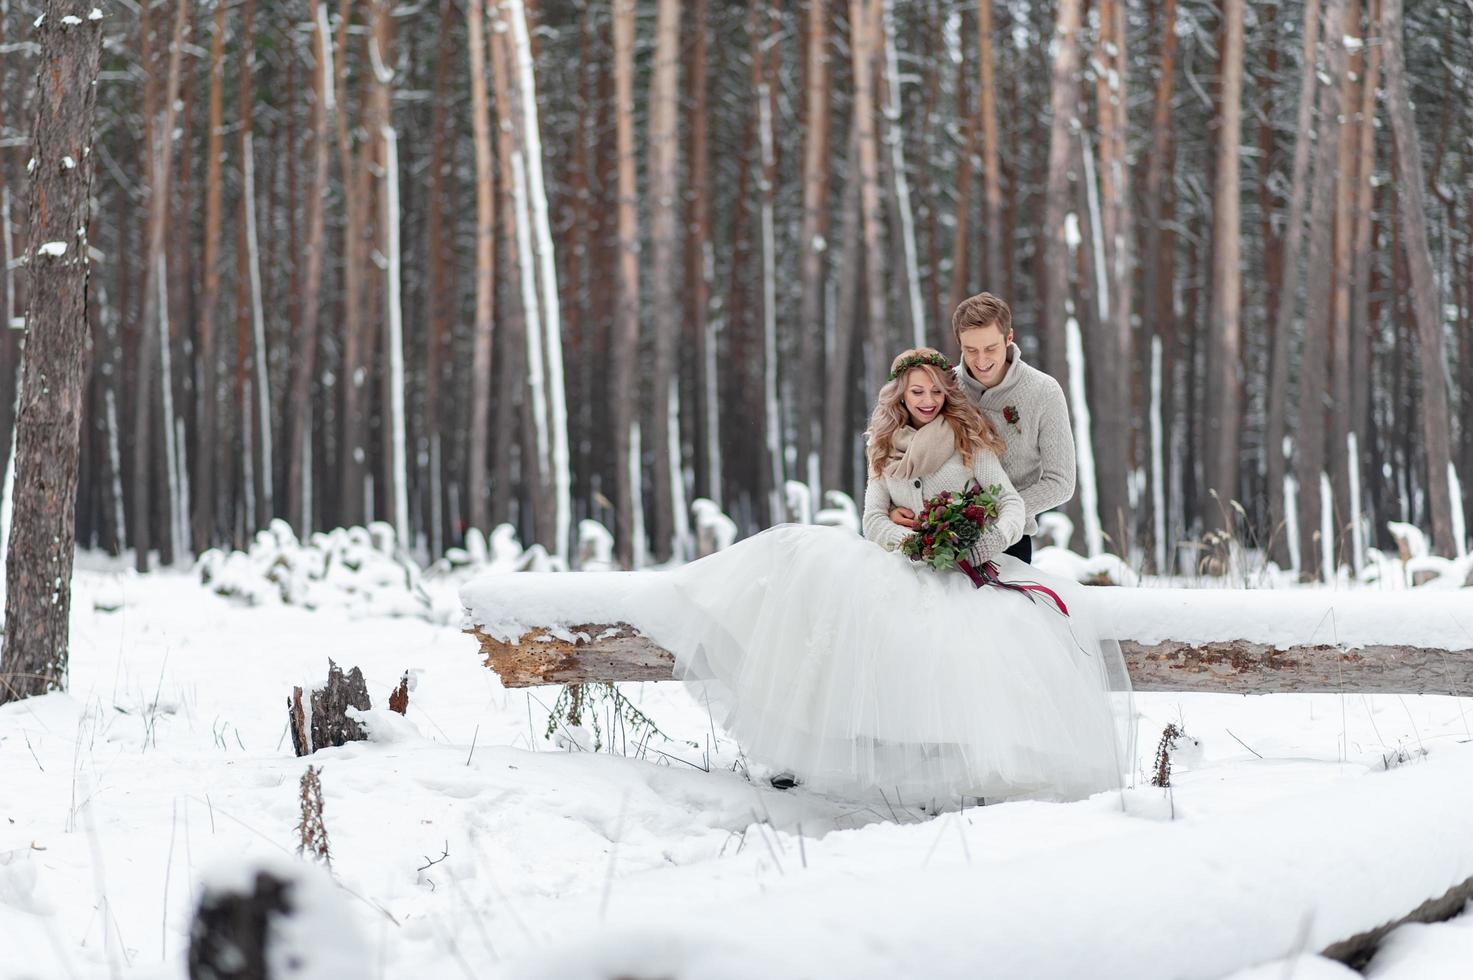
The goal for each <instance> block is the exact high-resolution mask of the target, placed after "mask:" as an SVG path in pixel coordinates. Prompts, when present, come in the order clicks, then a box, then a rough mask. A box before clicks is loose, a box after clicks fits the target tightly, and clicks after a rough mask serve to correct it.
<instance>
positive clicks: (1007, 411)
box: [1002, 405, 1023, 432]
mask: <svg viewBox="0 0 1473 980" xmlns="http://www.w3.org/2000/svg"><path fill="white" fill-rule="evenodd" d="M1002 417H1003V421H1004V422H1006V423H1007V424H1008V425H1011V426H1012V427H1013V428H1014V429H1017V430H1018V431H1019V432H1022V431H1023V430H1022V428H1020V427H1019V425H1018V420H1019V419H1020V418H1022V417H1023V416H1021V415H1019V414H1018V406H1016V405H1005V406H1003V410H1002Z"/></svg>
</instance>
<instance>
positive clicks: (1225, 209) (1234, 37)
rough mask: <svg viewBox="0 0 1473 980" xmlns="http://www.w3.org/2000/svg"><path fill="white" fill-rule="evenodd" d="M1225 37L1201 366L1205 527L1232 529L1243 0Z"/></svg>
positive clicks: (1228, 11)
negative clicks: (1205, 352)
mask: <svg viewBox="0 0 1473 980" xmlns="http://www.w3.org/2000/svg"><path fill="white" fill-rule="evenodd" d="M1223 18H1224V31H1223V34H1224V37H1223V47H1222V66H1221V69H1220V75H1221V79H1222V87H1221V105H1222V110H1221V115H1220V118H1219V122H1218V129H1217V181H1216V184H1215V187H1214V190H1213V198H1212V199H1213V215H1212V218H1213V221H1212V309H1211V312H1210V314H1209V315H1210V319H1211V327H1210V329H1211V331H1212V339H1211V342H1210V343H1211V346H1210V348H1209V349H1210V351H1211V356H1210V357H1209V359H1208V374H1207V385H1208V388H1207V398H1208V408H1207V425H1208V429H1207V435H1208V445H1209V448H1208V450H1207V487H1208V488H1209V489H1210V490H1216V491H1217V497H1216V499H1212V497H1211V496H1210V495H1207V496H1204V499H1203V503H1202V524H1203V526H1204V527H1209V528H1214V527H1215V528H1221V529H1222V530H1225V531H1231V530H1232V527H1233V518H1232V514H1233V510H1232V508H1231V506H1230V505H1229V502H1230V501H1232V500H1236V499H1237V498H1238V496H1239V490H1238V442H1239V413H1240V405H1241V398H1242V391H1241V384H1242V382H1241V381H1240V380H1239V379H1240V377H1241V374H1242V363H1243V362H1242V325H1241V322H1240V318H1241V315H1242V269H1241V249H1242V245H1241V242H1242V228H1241V225H1242V223H1241V220H1240V217H1239V213H1240V212H1239V201H1238V195H1239V186H1240V185H1239V172H1238V167H1239V162H1238V161H1239V158H1240V156H1241V153H1242V146H1241V144H1242V129H1243V122H1242V120H1243V96H1242V92H1243V0H1223Z"/></svg>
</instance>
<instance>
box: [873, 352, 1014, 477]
mask: <svg viewBox="0 0 1473 980" xmlns="http://www.w3.org/2000/svg"><path fill="white" fill-rule="evenodd" d="M916 359H924V361H923V362H922V363H918V364H914V365H913V366H911V367H908V368H907V369H906V370H905V371H901V370H900V367H901V364H902V362H905V361H914V360H916ZM933 361H934V362H939V363H941V364H945V363H947V361H946V358H945V357H943V356H942V355H941V353H940V352H939V351H937V350H935V349H933V348H930V347H918V348H913V349H911V350H907V351H901V352H900V354H899V355H898V356H897V357H896V358H895V360H893V361H891V362H890V373H891V374H893V375H895V377H894V378H892V379H891V380H890V381H887V382H886V383H885V386H884V387H883V388H881V389H880V396H879V398H878V400H877V401H876V402H875V410H874V413H873V414H872V415H870V419H869V428H868V429H866V430H865V433H864V434H865V438H866V441H867V443H868V450H867V453H868V456H869V469H870V476H872V477H878V476H879V475H880V474H881V473H883V472H884V470H885V464H886V463H887V462H889V459H890V453H891V451H892V450H893V449H894V446H895V432H896V430H897V429H899V428H900V427H901V426H905V425H909V424H910V412H909V410H907V409H906V407H905V385H906V379H907V378H909V377H910V372H911V371H925V372H926V374H927V375H928V376H930V378H931V380H932V381H934V382H936V384H937V385H939V386H940V388H941V390H942V392H944V393H945V395H946V403H945V404H944V405H942V407H941V417H942V418H944V419H946V423H947V424H948V425H950V426H951V431H952V435H954V436H955V437H956V451H957V452H958V453H960V454H961V457H962V462H964V463H965V464H966V465H968V466H971V465H972V458H973V457H974V456H975V455H976V453H977V450H978V449H986V450H989V451H991V452H992V453H993V454H995V455H996V456H997V457H998V458H999V459H1001V458H1002V454H1003V450H1004V449H1006V448H1007V443H1005V442H1004V441H1003V438H1002V436H1000V435H998V432H997V430H996V429H995V428H993V426H992V423H991V422H989V421H988V420H987V417H986V416H985V415H983V414H982V413H981V412H979V411H977V409H975V408H973V407H972V403H971V402H969V401H967V396H966V395H964V394H962V389H961V385H959V384H957V381H956V376H955V375H953V374H952V373H951V372H950V371H948V370H945V369H944V368H941V367H939V366H937V364H936V363H929V362H933Z"/></svg>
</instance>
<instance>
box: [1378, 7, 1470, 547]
mask: <svg viewBox="0 0 1473 980" xmlns="http://www.w3.org/2000/svg"><path fill="white" fill-rule="evenodd" d="M1367 14H1368V16H1367V18H1366V23H1367V30H1366V33H1367V35H1368V36H1369V35H1373V34H1378V28H1377V24H1378V22H1379V18H1380V14H1381V5H1380V0H1371V3H1370V6H1369V8H1368V10H1367ZM1380 79H1381V45H1380V44H1372V45H1371V46H1370V52H1369V54H1368V55H1367V56H1366V66H1365V72H1364V73H1363V74H1362V75H1361V102H1360V108H1359V116H1358V118H1357V119H1356V133H1357V137H1358V145H1359V150H1358V153H1357V156H1358V160H1359V162H1358V166H1357V170H1356V185H1355V236H1354V239H1353V241H1352V242H1351V287H1350V288H1351V293H1350V376H1351V378H1354V379H1359V381H1358V382H1356V383H1352V385H1351V388H1350V407H1349V411H1350V428H1351V431H1353V432H1355V433H1357V438H1358V440H1359V441H1360V445H1361V448H1362V450H1363V451H1362V453H1361V455H1360V458H1358V459H1354V460H1351V465H1352V466H1355V467H1358V468H1359V470H1360V482H1361V486H1362V487H1373V486H1375V485H1376V484H1377V483H1378V482H1379V480H1380V473H1379V472H1378V471H1377V470H1376V469H1374V468H1373V466H1372V465H1371V453H1370V452H1369V449H1370V445H1371V442H1372V441H1373V440H1372V439H1371V434H1372V430H1373V422H1372V419H1371V399H1370V394H1369V393H1370V391H1371V390H1372V389H1373V388H1374V387H1375V385H1374V378H1373V377H1372V374H1371V334H1372V332H1373V330H1374V329H1375V322H1374V320H1373V319H1372V317H1371V310H1370V305H1371V275H1372V267H1373V260H1372V251H1371V248H1372V236H1371V227H1372V225H1373V223H1374V221H1375V211H1374V208H1373V195H1374V192H1375V175H1376V112H1377V110H1376V105H1377V99H1376V89H1377V87H1378V86H1379V85H1380ZM1463 363H1464V364H1468V363H1469V361H1468V359H1467V358H1466V357H1465V358H1464V360H1463ZM1463 390H1464V391H1465V392H1473V388H1464V389H1463ZM1464 414H1465V417H1466V415H1467V413H1466V412H1465V413H1464ZM1464 428H1465V430H1466V429H1469V428H1470V427H1469V426H1467V425H1465V426H1464ZM1352 516H1353V517H1355V518H1356V519H1359V515H1352ZM1377 524H1379V522H1376V523H1373V524H1371V525H1370V526H1372V527H1374V526H1376V525H1377ZM1372 540H1374V538H1373V539H1372Z"/></svg>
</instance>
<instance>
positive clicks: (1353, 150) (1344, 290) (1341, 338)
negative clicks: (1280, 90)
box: [1328, 0, 1364, 572]
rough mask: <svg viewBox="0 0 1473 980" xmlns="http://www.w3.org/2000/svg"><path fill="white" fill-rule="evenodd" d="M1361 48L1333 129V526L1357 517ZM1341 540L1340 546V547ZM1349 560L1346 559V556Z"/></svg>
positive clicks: (1354, 9) (1346, 543) (1349, 29)
mask: <svg viewBox="0 0 1473 980" xmlns="http://www.w3.org/2000/svg"><path fill="white" fill-rule="evenodd" d="M1360 16H1361V13H1360V0H1350V3H1349V7H1348V9H1347V11H1346V15H1345V30H1346V35H1347V36H1346V40H1349V39H1350V38H1352V37H1353V38H1356V39H1357V40H1361V39H1362V38H1363V35H1362V31H1361V23H1360ZM1363 61H1364V58H1363V56H1362V54H1361V49H1360V48H1356V49H1354V50H1351V51H1350V52H1349V53H1348V64H1347V66H1346V71H1345V76H1344V78H1343V79H1342V81H1341V85H1340V108H1339V119H1340V129H1339V133H1338V134H1337V143H1336V145H1337V148H1338V152H1337V154H1336V156H1337V161H1336V169H1337V171H1338V173H1339V180H1338V181H1337V182H1336V184H1335V230H1334V236H1333V247H1332V254H1333V262H1334V283H1335V284H1334V287H1333V289H1332V291H1331V304H1330V323H1331V329H1330V392H1329V394H1330V445H1329V457H1328V458H1329V461H1330V482H1331V486H1332V487H1333V489H1334V493H1333V498H1332V499H1333V500H1334V503H1335V511H1334V513H1335V527H1336V528H1337V529H1340V530H1343V529H1345V528H1347V527H1351V526H1352V522H1355V521H1357V520H1359V516H1360V515H1358V514H1354V513H1352V512H1351V510H1350V468H1351V466H1352V465H1353V463H1352V461H1351V459H1350V454H1349V451H1348V449H1347V447H1348V445H1349V440H1350V433H1351V431H1352V427H1351V412H1350V389H1351V385H1352V384H1353V383H1354V382H1353V381H1352V378H1351V374H1350V344H1351V341H1350V276H1351V238H1352V236H1353V235H1354V232H1355V227H1354V219H1353V217H1352V212H1351V201H1352V200H1353V198H1354V197H1355V192H1356V187H1357V185H1358V184H1359V175H1358V173H1357V156H1358V154H1357V150H1358V149H1359V147H1358V145H1357V142H1356V130H1355V114H1356V111H1357V109H1358V108H1359V94H1360V91H1359V84H1360V76H1361V73H1362V71H1363V70H1364V65H1363ZM1359 540H1360V536H1359V533H1358V532H1357V533H1353V534H1340V535H1338V536H1337V541H1336V544H1337V547H1336V549H1335V551H1336V555H1337V564H1342V565H1343V564H1350V565H1351V566H1352V567H1353V568H1354V570H1355V571H1356V572H1359V571H1360V567H1361V558H1362V554H1361V552H1360V550H1359V549H1358V548H1355V547H1354V544H1355V542H1358V541H1359ZM1342 545H1343V546H1342ZM1347 559H1348V560H1347Z"/></svg>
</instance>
